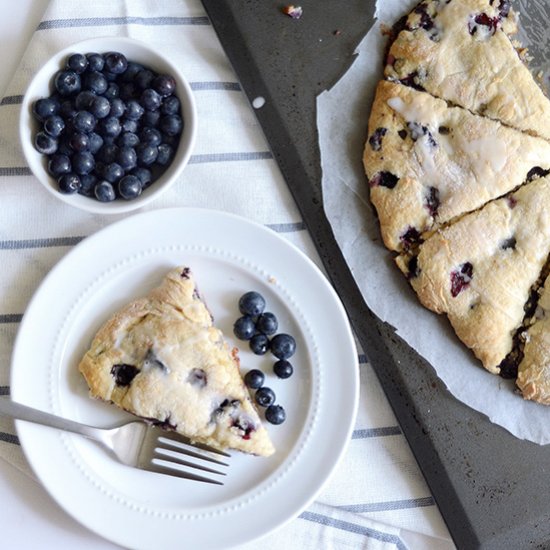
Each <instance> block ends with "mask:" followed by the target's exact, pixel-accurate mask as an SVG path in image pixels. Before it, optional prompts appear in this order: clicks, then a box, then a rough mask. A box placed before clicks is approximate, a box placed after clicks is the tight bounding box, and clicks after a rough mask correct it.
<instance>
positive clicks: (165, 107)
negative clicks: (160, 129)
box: [160, 95, 180, 115]
mask: <svg viewBox="0 0 550 550" xmlns="http://www.w3.org/2000/svg"><path fill="white" fill-rule="evenodd" d="M160 112H161V113H162V114H163V115H177V114H178V113H179V112H180V100H179V99H178V98H177V96H175V95H171V96H169V97H166V98H164V101H163V102H162V105H161V107H160Z"/></svg>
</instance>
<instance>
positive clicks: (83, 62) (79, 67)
mask: <svg viewBox="0 0 550 550" xmlns="http://www.w3.org/2000/svg"><path fill="white" fill-rule="evenodd" d="M87 67H88V59H87V57H86V56H85V55H84V54H81V53H73V55H70V56H69V59H67V69H70V70H71V71H74V72H75V73H77V74H81V73H83V72H84V71H85V70H86V68H87Z"/></svg>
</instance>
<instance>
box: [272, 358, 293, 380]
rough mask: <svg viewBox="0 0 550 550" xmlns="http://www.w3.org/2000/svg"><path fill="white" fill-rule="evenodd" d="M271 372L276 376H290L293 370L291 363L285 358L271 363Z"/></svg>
mask: <svg viewBox="0 0 550 550" xmlns="http://www.w3.org/2000/svg"><path fill="white" fill-rule="evenodd" d="M273 372H274V373H275V374H276V376H277V378H283V379H285V378H290V377H291V376H292V373H293V372H294V368H293V367H292V364H291V363H290V362H289V361H287V360H286V359H279V360H278V361H276V362H275V364H274V365H273Z"/></svg>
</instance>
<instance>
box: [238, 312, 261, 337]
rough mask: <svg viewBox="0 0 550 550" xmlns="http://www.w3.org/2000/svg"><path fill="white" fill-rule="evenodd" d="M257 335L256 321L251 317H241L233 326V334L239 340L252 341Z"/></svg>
mask: <svg viewBox="0 0 550 550" xmlns="http://www.w3.org/2000/svg"><path fill="white" fill-rule="evenodd" d="M255 333H256V325H255V323H254V319H252V317H250V316H249V315H243V316H242V317H239V318H238V319H237V320H236V321H235V324H234V325H233V334H235V336H236V337H237V338H238V339H239V340H250V339H251V338H252V336H254V334H255Z"/></svg>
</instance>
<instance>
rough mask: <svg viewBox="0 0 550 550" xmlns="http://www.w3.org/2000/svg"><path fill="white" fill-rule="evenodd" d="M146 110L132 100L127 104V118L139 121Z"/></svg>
mask: <svg viewBox="0 0 550 550" xmlns="http://www.w3.org/2000/svg"><path fill="white" fill-rule="evenodd" d="M144 112H145V109H144V108H143V107H142V106H141V105H140V104H139V102H138V101H137V100H135V99H130V100H129V101H127V102H126V118H128V119H130V120H139V119H140V118H141V117H142V115H143V113H144Z"/></svg>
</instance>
